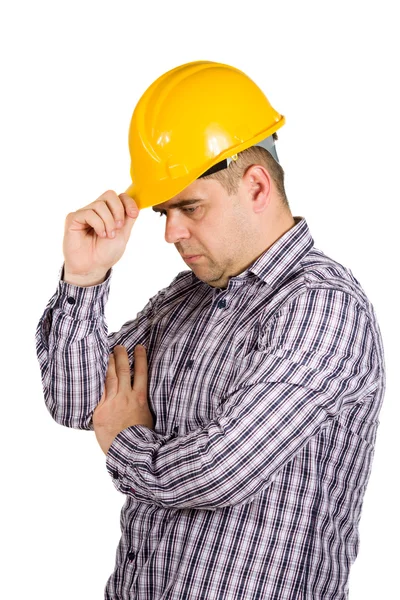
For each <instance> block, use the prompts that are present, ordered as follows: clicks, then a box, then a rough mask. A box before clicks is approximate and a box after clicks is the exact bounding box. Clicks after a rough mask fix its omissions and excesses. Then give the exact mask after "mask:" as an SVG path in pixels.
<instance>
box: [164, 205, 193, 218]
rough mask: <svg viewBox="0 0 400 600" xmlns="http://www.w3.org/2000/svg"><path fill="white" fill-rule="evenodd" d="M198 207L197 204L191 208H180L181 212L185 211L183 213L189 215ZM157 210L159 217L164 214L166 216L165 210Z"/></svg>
mask: <svg viewBox="0 0 400 600" xmlns="http://www.w3.org/2000/svg"><path fill="white" fill-rule="evenodd" d="M198 208H199V207H198V206H195V207H192V208H182V209H181V210H182V212H185V213H188V214H189V215H191V214H193V213H194V211H195V210H197V209H198ZM157 212H158V216H159V217H165V216H166V214H167V213H166V212H165V210H158V211H157Z"/></svg>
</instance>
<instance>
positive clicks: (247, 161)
mask: <svg viewBox="0 0 400 600" xmlns="http://www.w3.org/2000/svg"><path fill="white" fill-rule="evenodd" d="M273 138H274V140H277V139H278V136H277V134H276V133H274V134H273ZM237 156H238V158H237V160H236V161H235V160H232V162H231V163H230V165H229V166H228V167H227V168H226V169H222V170H221V171H217V172H216V173H212V174H211V175H205V176H203V177H202V179H215V180H217V181H218V182H219V183H220V184H221V185H222V186H223V187H224V188H225V190H226V191H227V192H228V194H229V195H230V196H232V195H233V194H236V192H237V191H238V188H239V183H240V181H241V179H242V177H243V175H244V174H245V172H246V171H247V169H248V168H249V167H250V166H251V165H254V164H256V165H262V166H263V167H265V168H266V169H267V171H268V173H269V174H270V176H271V179H272V181H273V182H274V183H275V185H276V189H277V191H278V194H279V196H280V198H281V200H282V204H283V206H284V207H285V208H289V202H288V199H287V197H286V192H285V186H284V176H285V173H284V170H283V169H282V167H281V165H280V164H279V163H277V162H276V160H275V159H274V158H273V157H272V155H271V154H270V153H269V152H268V150H265V148H262V147H261V146H251V147H250V148H247V149H246V150H242V152H239V153H238V155H237Z"/></svg>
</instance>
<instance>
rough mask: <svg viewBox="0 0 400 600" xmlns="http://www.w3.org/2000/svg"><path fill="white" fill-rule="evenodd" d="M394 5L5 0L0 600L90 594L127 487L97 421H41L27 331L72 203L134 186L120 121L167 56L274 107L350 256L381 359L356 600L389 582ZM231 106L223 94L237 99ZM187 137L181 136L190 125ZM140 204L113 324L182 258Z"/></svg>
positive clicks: (347, 261) (340, 254)
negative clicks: (82, 425) (91, 428)
mask: <svg viewBox="0 0 400 600" xmlns="http://www.w3.org/2000/svg"><path fill="white" fill-rule="evenodd" d="M395 6H396V3H395V2H389V1H382V0H381V1H380V2H368V1H366V2H361V1H360V2H356V1H351V0H350V1H348V2H338V1H336V2H334V3H333V2H332V3H326V2H316V1H315V2H310V1H304V0H303V2H295V1H293V2H288V1H286V2H285V1H281V2H277V1H274V2H268V1H263V2H252V1H251V0H250V1H247V2H221V3H218V2H217V0H215V1H214V2H210V1H208V0H203V1H202V2H201V3H199V4H195V3H191V2H186V3H184V2H177V1H169V2H166V3H161V2H159V3H157V2H147V3H138V2H134V1H131V2H118V1H115V0H114V1H113V2H110V1H109V2H104V1H100V0H97V1H96V2H94V1H93V2H89V1H87V0H80V1H79V2H77V1H71V0H70V1H69V2H58V1H54V0H53V1H52V2H50V1H49V2H44V1H41V0H36V1H35V2H28V1H25V2H21V1H18V0H13V1H11V0H8V2H7V1H6V2H4V3H3V8H2V9H1V12H2V14H1V15H0V44H1V47H0V51H1V58H2V60H1V63H2V64H1V95H0V100H1V111H0V120H1V122H0V125H1V156H0V160H1V163H0V165H1V214H2V218H1V230H0V240H1V257H2V294H1V303H2V310H1V316H2V332H3V337H2V360H1V366H2V376H1V381H2V394H1V406H2V419H1V423H2V426H1V442H2V443H1V449H2V450H1V465H2V469H1V471H2V490H3V491H2V493H1V503H2V508H1V518H2V520H3V522H2V524H1V538H0V539H1V545H2V549H1V553H2V559H1V569H2V571H3V577H2V582H1V584H0V585H1V587H0V595H1V597H3V598H7V600H13V599H25V598H39V597H40V599H41V600H47V599H49V600H50V599H51V600H56V599H57V600H64V599H65V600H66V599H71V598H73V599H74V600H101V598H103V589H104V585H105V582H106V580H107V578H108V576H109V575H110V573H111V571H112V569H113V564H114V556H115V549H116V546H117V543H118V540H119V510H120V507H121V506H122V503H123V501H124V497H123V496H122V495H121V494H119V493H118V492H117V491H116V490H115V489H114V487H113V484H112V481H111V479H110V478H109V475H108V473H107V471H106V468H105V457H104V455H103V453H102V452H101V450H100V448H99V446H98V445H97V443H96V439H95V437H94V434H93V433H89V432H86V431H75V430H69V429H67V428H63V427H61V426H60V425H57V424H56V423H55V422H54V421H52V419H51V417H50V415H49V413H48V412H47V409H46V408H45V405H44V401H43V393H42V387H41V379H40V372H39V365H38V362H37V358H36V352H35V343H34V335H35V329H36V325H37V322H38V320H39V318H40V316H41V314H42V313H43V311H44V308H45V305H46V303H47V302H48V300H49V298H50V297H51V296H52V294H53V293H54V292H55V291H56V287H57V283H58V276H59V270H60V268H61V265H62V262H63V256H62V237H63V228H64V219H65V216H66V215H67V213H68V212H71V211H73V210H76V209H78V208H80V207H81V206H84V205H85V204H88V203H89V202H92V201H93V200H95V199H96V198H97V197H98V196H99V195H100V194H101V193H103V192H104V191H105V190H107V189H110V188H111V189H115V190H116V191H117V193H120V192H122V191H124V190H125V189H126V187H127V186H128V185H129V183H130V180H129V154H128V147H127V133H128V126H129V121H130V118H131V114H132V111H133V108H134V106H135V104H136V102H137V101H138V99H139V97H140V95H141V94H142V93H143V92H144V90H145V89H146V88H147V87H148V85H150V83H151V82H152V81H153V80H154V79H156V78H157V77H158V76H159V75H161V74H162V73H164V72H165V71H167V70H169V69H171V68H173V67H175V66H177V65H179V64H183V63H185V62H188V61H192V60H200V59H202V60H204V59H205V60H214V61H220V62H224V63H227V64H231V65H234V66H236V67H238V68H240V69H242V70H243V71H245V72H246V73H247V74H248V75H249V76H250V77H252V78H253V79H254V80H255V81H256V82H257V83H258V85H259V86H260V87H261V88H262V89H263V90H264V92H265V93H266V95H267V96H268V98H269V100H270V101H271V103H272V105H273V106H274V107H275V108H276V109H277V110H278V111H279V112H281V113H282V114H284V115H285V116H286V119H287V122H286V125H285V126H284V127H283V128H282V129H281V130H279V141H278V147H277V148H278V155H279V158H280V161H281V164H282V166H283V168H284V169H285V173H286V189H287V194H288V198H289V202H290V205H291V208H292V213H293V214H294V215H299V216H305V217H306V219H307V222H308V224H309V227H310V230H311V233H312V235H313V237H314V241H315V246H316V247H317V248H319V249H321V250H322V251H323V252H325V253H326V254H327V255H329V256H331V257H332V258H334V259H335V260H337V261H339V262H341V263H342V264H344V265H345V266H347V267H349V268H351V270H352V272H353V273H354V275H355V276H356V278H357V279H358V280H359V281H360V282H361V284H362V285H363V287H364V289H365V291H366V293H367V295H368V296H369V298H370V300H371V301H372V303H373V305H374V307H375V310H376V312H377V315H378V319H379V323H380V327H381V331H382V335H383V339H384V344H385V351H386V362H387V375H388V381H387V392H386V397H385V401H384V406H383V409H382V412H381V425H380V428H379V432H378V438H377V444H376V451H375V459H374V463H373V468H372V475H371V478H370V482H369V486H368V489H367V492H366V494H365V499H364V505H363V510H362V515H361V523H360V550H359V555H358V558H357V560H356V562H355V564H354V566H353V567H352V571H351V577H350V600H377V599H379V600H381V599H385V600H386V599H390V600H393V599H394V598H400V593H399V587H398V564H399V550H398V548H399V543H398V539H399V533H400V532H399V520H398V506H399V502H398V492H397V491H396V490H398V482H397V480H398V474H399V466H398V465H399V452H398V444H397V441H396V440H397V439H398V433H399V432H398V421H399V410H398V406H397V396H398V394H397V388H398V385H397V376H396V372H398V364H397V362H396V359H398V357H399V352H398V339H399V327H398V295H397V293H396V285H397V281H398V259H399V252H398V237H399V227H398V218H399V212H398V205H399V158H400V157H399V150H398V148H399V138H400V127H399V100H400V98H399V94H398V91H397V86H398V79H399V63H398V61H399V55H400V48H399V43H398V39H399V34H398V20H397V18H396V17H395ZM232 101H234V98H232ZM188 134H190V132H188ZM164 222H165V221H164V220H162V219H160V218H159V217H158V216H157V215H155V214H153V213H152V211H151V209H146V210H144V211H142V212H141V214H140V216H139V219H138V221H137V223H136V225H135V227H134V229H133V233H132V236H131V240H130V242H129V245H128V247H127V250H126V253H125V255H124V256H123V258H122V259H121V261H120V262H119V263H118V265H116V267H115V268H114V272H113V278H112V288H111V295H110V299H109V303H108V305H107V312H106V316H107V320H108V325H109V331H114V330H116V329H119V328H120V327H121V325H122V324H123V323H124V322H125V321H126V320H128V319H131V318H133V317H134V316H135V315H136V313H137V312H138V311H139V310H140V309H141V308H142V307H143V306H144V304H145V303H146V301H147V300H148V298H150V296H152V295H153V294H155V293H156V292H157V291H158V290H159V289H161V288H162V287H164V286H166V285H168V284H169V283H170V281H171V280H172V278H173V277H174V276H175V274H176V273H178V272H179V271H181V270H184V269H186V268H187V267H186V265H185V264H184V263H183V262H182V260H181V259H180V258H179V256H178V254H177V252H176V250H175V248H174V246H173V245H172V246H169V245H168V244H167V243H166V242H165V241H164V239H163V224H164Z"/></svg>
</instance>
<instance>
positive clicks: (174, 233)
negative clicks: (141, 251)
mask: <svg viewBox="0 0 400 600" xmlns="http://www.w3.org/2000/svg"><path fill="white" fill-rule="evenodd" d="M153 210H154V211H155V212H159V213H160V214H161V215H164V216H166V225H165V239H166V241H167V242H169V243H173V244H175V246H176V249H177V250H178V252H179V253H180V254H181V256H183V257H184V260H186V263H187V264H188V266H190V268H191V269H192V270H193V272H194V273H195V275H196V276H197V277H198V278H199V279H201V280H202V281H204V282H206V283H208V284H209V285H211V286H213V287H220V288H225V287H226V286H227V285H228V281H229V278H230V277H233V276H235V275H238V274H239V273H241V272H243V271H244V270H245V269H246V268H247V267H249V266H250V265H251V264H252V263H253V262H254V261H255V260H256V258H258V257H259V256H260V255H261V254H262V253H263V252H264V251H265V250H266V249H267V248H269V247H270V246H271V245H272V244H273V243H274V242H275V241H276V240H277V239H278V238H279V237H281V235H283V233H285V232H286V231H287V230H288V229H290V227H292V226H293V224H294V221H293V217H292V215H291V212H290V209H289V205H288V202H287V198H286V194H285V189H284V172H283V169H282V167H281V166H280V165H279V164H278V163H277V162H276V161H275V160H274V158H272V156H271V154H270V153H269V152H268V151H267V150H265V149H264V148H260V147H251V148H248V149H246V150H244V151H242V152H240V153H239V154H238V157H237V160H236V161H232V162H231V163H230V165H229V166H228V167H227V168H226V169H223V170H220V171H218V172H216V173H213V174H212V175H207V176H205V177H200V178H199V179H197V180H195V181H194V182H193V183H191V184H190V185H189V186H188V187H186V188H185V189H184V190H183V191H182V192H180V193H179V194H177V195H176V196H174V197H173V198H171V200H168V201H167V202H164V203H162V204H158V205H157V206H154V207H153ZM193 255H196V256H197V258H195V259H192V260H190V259H188V257H189V256H193Z"/></svg>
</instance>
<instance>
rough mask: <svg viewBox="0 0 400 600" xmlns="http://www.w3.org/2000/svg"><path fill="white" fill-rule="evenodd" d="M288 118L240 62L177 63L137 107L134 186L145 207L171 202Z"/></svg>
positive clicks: (132, 140)
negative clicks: (276, 108) (221, 163)
mask: <svg viewBox="0 0 400 600" xmlns="http://www.w3.org/2000/svg"><path fill="white" fill-rule="evenodd" d="M284 123H285V118H284V117H283V116H282V115H280V114H279V113H278V112H276V110H274V109H273V108H272V106H271V104H270V103H269V101H268V99H267V98H266V96H265V95H264V93H263V92H262V91H261V90H260V88H259V87H258V86H257V85H256V84H255V83H254V82H253V81H252V80H251V79H250V78H249V77H248V76H247V75H245V73H243V72H242V71H239V69H236V68H234V67H230V66H229V65H224V64H221V63H217V62H209V61H196V62H190V63H187V64H184V65H181V66H180V67H176V68H175V69H172V70H171V71H168V72H167V73H165V74H164V75H161V77H159V78H158V79H156V81H154V83H152V84H151V85H150V87H149V88H148V89H147V90H146V91H145V93H144V94H143V96H142V97H141V98H140V100H139V102H138V103H137V105H136V107H135V110H134V112H133V115H132V120H131V124H130V128H129V150H130V155H131V178H132V184H131V185H130V186H129V188H128V189H127V190H126V193H127V194H129V195H130V196H131V197H132V198H133V199H134V200H135V202H136V204H137V205H138V207H139V208H140V209H142V208H146V207H148V206H154V205H156V204H160V203H162V202H166V201H167V200H169V199H170V198H173V197H174V196H175V195H176V194H179V192H181V191H182V190H184V189H185V188H186V187H187V186H188V185H190V184H191V183H192V182H193V181H195V179H197V178H198V177H200V176H201V175H202V174H204V173H205V172H206V171H208V170H209V169H210V168H211V167H213V166H214V165H216V164H217V163H219V162H220V161H222V160H224V159H227V158H229V157H232V155H235V154H236V153H237V152H240V151H242V150H245V149H246V148H249V147H250V146H254V145H257V143H258V142H261V141H262V140H265V138H267V137H269V136H271V135H272V134H273V133H274V132H275V131H276V130H277V129H279V128H280V127H282V125H284Z"/></svg>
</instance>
